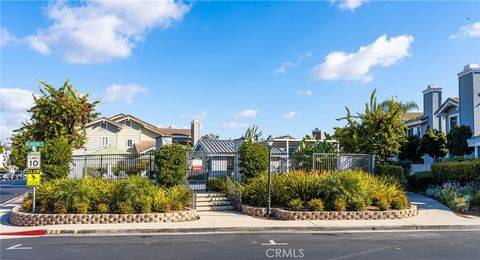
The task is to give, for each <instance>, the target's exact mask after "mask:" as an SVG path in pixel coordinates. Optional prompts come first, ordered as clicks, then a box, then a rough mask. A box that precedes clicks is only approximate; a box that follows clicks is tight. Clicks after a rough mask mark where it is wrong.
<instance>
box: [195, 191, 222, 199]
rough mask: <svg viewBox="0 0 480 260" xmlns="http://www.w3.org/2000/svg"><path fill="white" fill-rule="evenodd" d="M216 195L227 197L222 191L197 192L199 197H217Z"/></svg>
mask: <svg viewBox="0 0 480 260" xmlns="http://www.w3.org/2000/svg"><path fill="white" fill-rule="evenodd" d="M215 197H225V194H224V193H221V192H197V198H215Z"/></svg>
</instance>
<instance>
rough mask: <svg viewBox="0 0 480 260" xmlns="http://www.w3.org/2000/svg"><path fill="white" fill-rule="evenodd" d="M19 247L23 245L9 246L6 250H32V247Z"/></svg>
mask: <svg viewBox="0 0 480 260" xmlns="http://www.w3.org/2000/svg"><path fill="white" fill-rule="evenodd" d="M21 245H23V244H18V245H14V246H11V247H9V248H7V250H12V249H13V250H16V249H32V248H33V247H26V246H24V247H20V246H21Z"/></svg>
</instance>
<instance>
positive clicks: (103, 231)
mask: <svg viewBox="0 0 480 260" xmlns="http://www.w3.org/2000/svg"><path fill="white" fill-rule="evenodd" d="M431 230H438V231H440V230H445V231H447V230H448V231H452V230H457V231H467V230H469V231H480V225H434V226H414V225H405V226H377V227H372V226H365V227H260V228H258V227H241V228H239V227H225V228H158V229H155V228H153V229H99V230H96V229H83V230H72V229H70V230H68V229H64V230H62V229H51V230H47V235H72V234H75V235H132V234H188V233H315V232H318V233H321V232H375V231H391V232H393V231H431Z"/></svg>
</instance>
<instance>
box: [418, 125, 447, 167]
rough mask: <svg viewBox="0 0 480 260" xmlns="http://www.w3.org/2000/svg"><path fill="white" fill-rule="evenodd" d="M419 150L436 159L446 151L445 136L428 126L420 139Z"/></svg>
mask: <svg viewBox="0 0 480 260" xmlns="http://www.w3.org/2000/svg"><path fill="white" fill-rule="evenodd" d="M419 151H420V152H421V153H423V154H428V155H430V156H431V157H433V158H434V160H435V161H437V158H439V157H443V156H445V155H446V154H447V152H448V149H447V137H446V136H445V134H444V133H442V132H439V131H436V130H435V131H433V130H432V129H430V128H428V129H427V131H426V132H425V134H424V135H423V136H422V138H421V139H420V142H419Z"/></svg>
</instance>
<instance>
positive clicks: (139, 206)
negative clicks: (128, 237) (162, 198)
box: [135, 196, 153, 213]
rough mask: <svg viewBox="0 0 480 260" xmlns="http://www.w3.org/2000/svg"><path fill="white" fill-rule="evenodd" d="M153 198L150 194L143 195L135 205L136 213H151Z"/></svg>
mask: <svg viewBox="0 0 480 260" xmlns="http://www.w3.org/2000/svg"><path fill="white" fill-rule="evenodd" d="M152 202H153V199H152V197H150V196H143V197H141V198H140V200H139V201H138V202H137V203H136V205H135V212H136V213H151V212H152Z"/></svg>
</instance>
